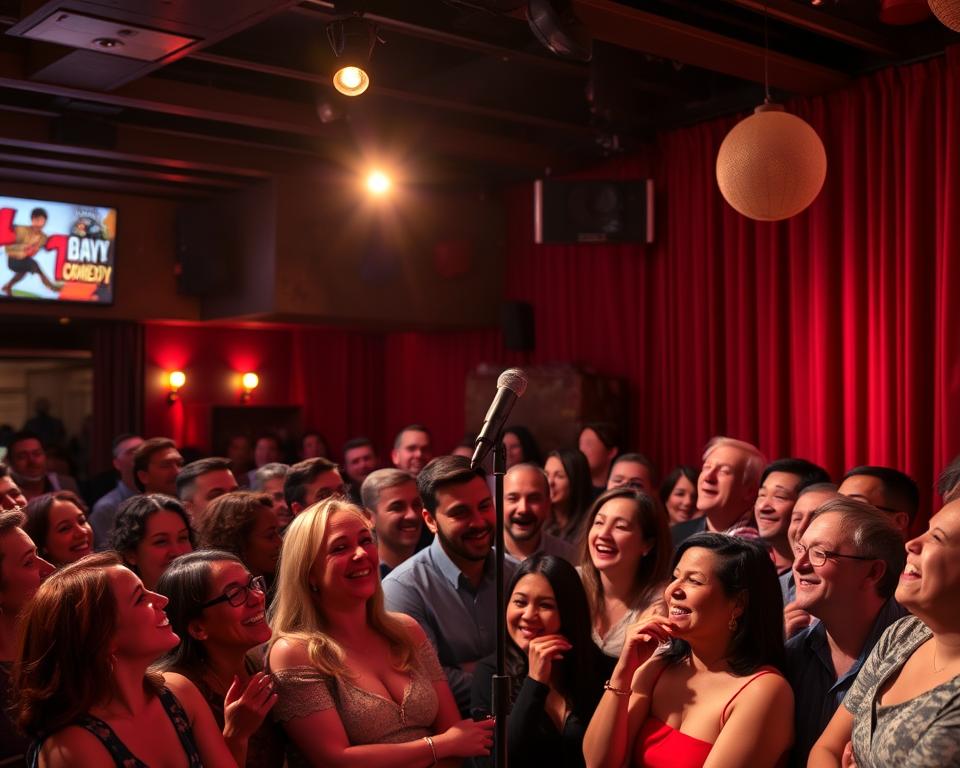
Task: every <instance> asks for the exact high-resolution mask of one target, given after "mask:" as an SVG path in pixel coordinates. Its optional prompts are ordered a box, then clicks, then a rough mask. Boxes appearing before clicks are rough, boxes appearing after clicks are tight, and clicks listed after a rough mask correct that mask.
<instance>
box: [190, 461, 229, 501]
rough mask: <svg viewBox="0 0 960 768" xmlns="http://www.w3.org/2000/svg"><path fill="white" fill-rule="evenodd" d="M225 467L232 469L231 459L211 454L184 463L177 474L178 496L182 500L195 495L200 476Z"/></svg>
mask: <svg viewBox="0 0 960 768" xmlns="http://www.w3.org/2000/svg"><path fill="white" fill-rule="evenodd" d="M223 469H227V470H229V469H230V459H226V458H224V457H223V456H210V457H208V458H206V459H197V460H196V461H191V462H190V463H189V464H186V465H184V467H183V469H181V470H180V472H179V473H178V474H177V497H178V498H179V499H180V500H181V501H183V500H184V499H185V498H189V497H190V496H192V495H193V490H194V487H195V486H196V484H197V478H198V477H202V476H203V475H206V474H209V473H210V472H218V471H220V470H223Z"/></svg>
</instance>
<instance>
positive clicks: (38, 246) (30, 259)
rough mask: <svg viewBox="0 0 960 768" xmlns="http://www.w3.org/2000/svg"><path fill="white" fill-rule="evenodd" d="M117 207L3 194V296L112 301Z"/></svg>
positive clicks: (0, 233) (0, 268)
mask: <svg viewBox="0 0 960 768" xmlns="http://www.w3.org/2000/svg"><path fill="white" fill-rule="evenodd" d="M116 238H117V211H116V209H115V208H103V207H100V206H96V205H81V204H79V203H64V202H57V201H53V200H29V199H24V198H18V197H5V196H2V195H0V301H13V300H17V301H78V302H87V303H93V304H112V303H113V285H114V258H115V253H114V250H115V245H116Z"/></svg>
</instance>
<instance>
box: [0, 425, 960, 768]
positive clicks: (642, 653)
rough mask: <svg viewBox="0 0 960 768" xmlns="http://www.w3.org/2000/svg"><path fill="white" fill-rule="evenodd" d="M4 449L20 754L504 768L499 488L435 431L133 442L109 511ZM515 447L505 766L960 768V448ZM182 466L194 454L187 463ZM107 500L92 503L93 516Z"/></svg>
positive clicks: (127, 443) (10, 719)
mask: <svg viewBox="0 0 960 768" xmlns="http://www.w3.org/2000/svg"><path fill="white" fill-rule="evenodd" d="M14 437H15V438H16V440H15V448H16V452H14V451H11V452H10V453H9V454H8V458H9V461H10V465H9V466H7V465H5V464H0V703H2V707H0V766H3V767H4V768H6V767H7V766H26V765H29V766H42V767H43V768H48V767H52V768H58V767H59V766H84V767H86V766H93V767H94V768H96V767H97V766H113V765H118V766H155V765H156V766H201V765H207V766H233V765H236V766H241V767H242V766H250V768H261V767H265V768H267V767H268V768H281V766H284V765H289V766H291V767H292V766H301V765H302V766H307V765H310V766H361V767H366V766H385V767H386V768H426V767H427V766H433V765H442V766H455V765H461V764H462V765H465V766H475V767H476V768H486V767H487V766H492V765H493V764H494V758H493V757H492V756H491V754H492V751H493V747H494V740H495V735H494V720H493V718H492V711H493V709H494V707H493V705H492V699H493V696H492V685H493V678H494V677H495V676H496V674H497V664H496V654H495V649H496V643H497V636H496V629H497V619H498V617H497V615H496V614H497V594H496V581H497V572H496V568H497V565H496V563H497V558H496V556H495V554H496V553H495V546H496V542H495V535H494V532H495V527H496V522H497V519H496V514H497V510H496V506H495V503H494V498H493V492H492V488H493V482H492V477H490V476H488V475H487V473H486V472H485V471H484V469H482V468H472V467H471V464H470V460H469V458H468V457H467V456H464V455H462V453H466V452H468V451H466V452H461V453H453V452H451V454H449V455H439V456H436V457H434V454H435V451H434V446H433V439H432V435H431V433H430V430H429V429H428V428H427V427H425V426H424V425H422V424H411V425H408V426H406V427H404V428H403V429H401V430H400V431H399V432H398V433H397V437H396V440H395V441H394V444H393V446H392V450H391V451H390V460H391V461H390V463H391V466H385V467H381V466H379V463H380V462H379V460H378V458H377V456H378V454H377V452H376V450H375V448H374V446H373V443H372V442H371V441H370V440H369V439H367V438H364V437H357V438H355V439H352V440H350V441H348V442H347V443H345V444H344V446H343V451H342V455H343V463H342V464H337V463H335V462H334V461H333V460H332V459H331V458H329V457H328V456H327V455H326V454H327V446H326V441H325V440H324V439H323V437H322V435H320V434H319V433H310V434H308V435H306V436H305V438H304V440H303V441H302V443H301V444H299V445H294V444H293V443H292V442H291V441H289V440H286V439H279V438H278V437H276V436H274V435H258V436H257V437H256V439H255V440H251V439H249V438H247V437H243V438H242V439H239V438H238V439H236V440H231V441H229V448H230V455H229V456H227V457H217V456H197V455H196V454H195V453H193V452H190V451H185V450H181V448H180V447H179V446H177V445H176V444H175V443H174V442H173V441H171V440H169V439H167V438H162V437H151V438H148V439H144V437H142V436H139V435H135V434H122V435H118V436H117V438H116V439H115V440H114V442H113V447H112V456H111V457H110V458H111V460H112V463H113V466H114V469H115V470H116V475H115V478H114V481H113V485H112V486H110V485H109V484H105V485H104V487H103V492H102V494H101V495H100V498H97V499H91V498H89V497H88V498H86V499H85V498H83V496H81V495H80V494H79V493H78V491H77V489H76V487H75V486H74V487H70V483H69V482H65V481H64V479H63V478H61V477H59V476H58V475H57V473H54V472H50V471H48V469H47V467H46V465H45V455H44V448H43V444H42V442H41V440H40V439H39V438H38V437H36V436H35V435H33V434H23V433H20V434H18V435H15V436H14ZM624 442H625V441H624V440H623V438H622V436H621V433H620V432H619V430H617V429H616V428H614V427H613V426H611V425H608V424H603V423H591V424H587V425H585V426H584V427H583V429H582V430H581V431H580V433H579V436H578V440H577V447H570V448H561V449H558V450H553V451H551V452H550V453H547V454H546V458H545V460H542V454H541V452H540V448H539V446H538V444H537V442H536V439H535V438H534V436H533V434H532V433H531V432H530V430H528V429H525V428H523V427H520V426H514V427H511V428H509V429H508V430H506V432H505V434H504V439H503V443H504V452H505V455H506V456H507V459H508V461H507V464H508V469H507V471H506V474H505V476H504V479H503V488H504V507H503V526H504V550H505V551H504V555H505V557H504V573H503V579H504V583H505V584H506V585H507V591H506V611H505V615H504V616H502V617H500V618H501V619H502V620H503V622H504V623H505V626H506V632H507V639H506V669H505V674H506V676H507V678H508V679H509V681H510V689H509V697H508V710H507V714H506V716H505V717H506V729H505V733H506V747H505V748H506V751H507V754H508V757H509V763H510V765H515V766H536V765H540V764H543V765H557V766H562V767H563V768H566V767H567V766H569V767H570V768H583V767H586V766H590V767H591V768H593V767H594V766H618V767H619V766H627V765H630V766H650V767H651V768H656V767H657V766H676V767H677V768H688V767H689V768H693V767H694V766H709V767H710V768H727V767H728V766H730V767H732V768H736V767H737V766H742V767H743V768H746V767H747V766H750V767H751V768H752V767H753V766H760V767H762V766H771V767H772V766H807V765H809V766H815V767H818V766H838V767H839V768H850V767H851V766H854V767H856V766H861V767H862V768H866V767H867V766H894V765H896V766H904V767H907V766H909V767H911V768H912V767H913V766H918V768H933V766H958V767H960V611H958V609H957V605H958V603H957V601H956V594H957V590H958V588H960V457H958V459H957V460H955V461H954V462H952V463H951V464H950V465H949V466H948V467H946V468H945V469H944V470H943V473H942V475H941V477H940V480H939V482H938V486H937V491H938V492H939V494H940V496H941V497H942V499H943V504H942V507H941V508H940V510H939V511H938V512H937V513H936V514H935V515H933V516H932V517H931V518H930V520H929V523H928V524H927V527H926V530H924V531H923V532H921V533H919V535H913V536H912V535H911V531H912V532H913V534H916V533H917V527H918V526H917V522H918V521H917V516H918V514H919V511H920V493H919V490H918V488H917V486H916V483H915V482H914V481H913V480H912V479H911V478H910V477H909V476H907V475H906V474H904V473H903V472H901V471H899V470H897V469H895V468H891V467H882V466H873V465H862V466H855V467H852V468H851V469H850V470H848V471H847V472H846V473H845V474H844V475H843V477H841V478H838V480H839V483H838V484H833V483H831V478H830V476H829V474H828V473H827V472H826V471H825V470H823V469H822V468H821V467H819V466H817V465H816V464H814V463H812V462H810V461H807V460H804V459H800V458H796V457H784V458H780V459H777V460H776V461H773V462H768V461H767V460H766V458H765V457H764V456H763V454H762V453H761V452H760V451H759V450H758V449H757V448H756V447H755V446H754V445H751V444H750V443H748V442H744V441H741V440H736V439H732V438H729V437H722V436H721V437H715V438H713V439H711V440H710V441H708V442H707V444H706V446H705V448H704V451H703V454H702V457H701V464H700V467H699V468H693V467H690V466H679V467H675V468H674V469H673V470H672V471H670V472H669V473H667V474H666V475H665V477H664V479H663V481H662V482H661V483H659V484H658V473H657V471H656V468H655V466H654V464H653V463H652V462H651V461H650V460H649V459H647V458H646V457H645V456H644V455H643V454H642V453H639V452H636V451H632V450H625V449H624ZM184 455H187V456H188V458H191V459H192V460H191V461H186V462H185V461H184ZM91 508H92V510H93V511H92V512H90V513H89V514H88V509H91Z"/></svg>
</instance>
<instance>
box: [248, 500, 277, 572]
mask: <svg viewBox="0 0 960 768" xmlns="http://www.w3.org/2000/svg"><path fill="white" fill-rule="evenodd" d="M281 544H283V539H281V538H280V520H279V519H278V518H277V513H276V512H274V511H273V507H272V506H270V507H267V506H263V505H258V506H257V522H256V523H254V525H253V530H251V531H250V533H249V534H248V536H247V540H246V542H245V543H244V548H243V558H242V559H243V562H245V563H246V564H247V566H248V567H249V568H250V570H251V571H252V572H253V574H254V576H273V574H274V573H276V570H277V561H278V560H279V559H280V546H281Z"/></svg>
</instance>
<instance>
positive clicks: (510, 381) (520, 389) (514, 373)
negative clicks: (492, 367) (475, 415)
mask: <svg viewBox="0 0 960 768" xmlns="http://www.w3.org/2000/svg"><path fill="white" fill-rule="evenodd" d="M501 387H506V388H507V389H509V390H510V391H511V392H513V394H515V395H516V396H517V397H522V396H523V393H524V392H526V391H527V374H526V373H525V372H524V371H523V370H522V369H520V368H507V370H505V371H504V372H503V373H501V374H500V377H499V378H498V379H497V389H500V388H501Z"/></svg>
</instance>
